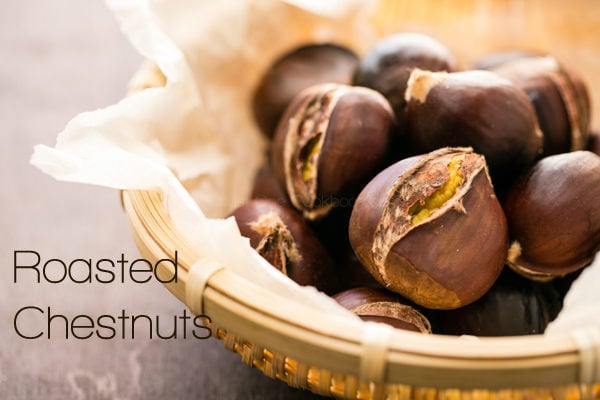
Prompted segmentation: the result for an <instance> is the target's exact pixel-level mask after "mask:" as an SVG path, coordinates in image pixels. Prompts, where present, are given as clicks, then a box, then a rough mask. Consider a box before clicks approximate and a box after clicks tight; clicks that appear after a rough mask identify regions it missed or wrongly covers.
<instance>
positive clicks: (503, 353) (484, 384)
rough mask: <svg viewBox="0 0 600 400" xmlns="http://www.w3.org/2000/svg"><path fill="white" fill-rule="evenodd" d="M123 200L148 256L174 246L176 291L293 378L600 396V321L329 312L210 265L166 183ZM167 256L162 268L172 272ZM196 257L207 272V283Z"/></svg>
mask: <svg viewBox="0 0 600 400" xmlns="http://www.w3.org/2000/svg"><path fill="white" fill-rule="evenodd" d="M122 200H123V207H124V209H125V212H126V214H127V216H128V219H129V221H130V223H131V227H132V230H133V234H134V238H135V241H136V244H137V247H138V248H139V250H140V252H141V254H142V256H144V257H145V258H146V259H148V260H149V261H151V262H156V261H158V260H160V259H164V258H172V257H173V256H174V250H173V249H177V251H178V266H179V269H178V279H177V282H172V283H167V284H165V286H166V287H167V288H168V289H169V290H170V291H171V292H172V293H173V295H175V296H176V297H177V298H178V299H179V300H180V301H182V302H183V303H185V304H186V305H187V306H188V307H190V309H192V311H194V312H195V313H197V314H198V313H202V314H203V315H209V316H210V320H211V321H210V322H209V324H210V328H211V331H212V334H213V335H214V336H215V337H217V338H218V339H220V340H222V341H223V343H224V345H225V347H226V348H228V349H230V350H232V351H234V352H236V353H238V354H239V355H240V356H241V359H242V361H243V362H244V363H246V364H248V365H251V366H253V367H255V368H257V369H259V370H260V371H262V372H263V373H264V374H265V375H266V376H268V377H271V378H275V379H279V380H282V381H284V382H286V383H287V384H288V385H289V386H292V387H296V388H303V389H308V390H310V391H312V392H314V393H317V394H321V395H326V396H334V397H339V398H348V399H462V398H467V399H529V398H536V399H538V398H540V399H541V398H544V399H550V398H556V399H563V398H564V399H594V398H600V337H599V336H600V333H599V332H598V331H589V332H588V331H583V332H576V333H573V334H571V335H564V336H548V337H546V336H543V335H531V336H518V337H504V338H473V337H455V336H442V335H421V334H418V333H413V332H407V331H401V330H398V329H393V328H390V327H388V326H387V325H383V324H375V323H366V322H362V321H356V320H355V319H352V318H343V317H333V318H332V316H331V315H328V314H327V313H325V312H322V311H319V310H315V309H312V308H310V307H308V306H306V305H304V304H299V303H297V302H294V301H291V300H290V299H287V298H284V297H282V296H279V295H277V294H274V293H269V292H266V291H265V290H264V289H262V288H261V287H259V286H258V285H256V284H255V283H253V282H250V281H248V280H246V279H244V278H242V277H240V276H239V275H236V274H235V273H233V272H231V271H230V270H227V269H220V268H215V266H214V265H211V264H210V263H209V262H207V263H206V264H207V265H203V264H202V263H203V261H202V260H203V258H202V255H201V254H198V252H197V251H196V250H194V248H193V247H192V246H191V245H190V244H189V243H188V242H186V240H185V238H184V237H183V235H182V234H181V233H180V232H178V231H177V230H176V229H175V225H174V223H173V222H172V220H171V219H170V217H169V215H168V212H167V210H166V209H165V207H164V205H163V202H162V197H161V194H160V193H158V192H153V191H133V190H132V191H124V192H122ZM198 263H200V265H198ZM168 264H169V263H159V265H158V266H159V271H157V272H158V273H159V274H165V275H164V276H167V275H166V274H169V273H170V274H172V273H173V272H174V271H168V270H166V268H168V267H169V265H168ZM194 265H196V266H199V267H200V268H194V269H193V270H194V271H196V270H207V271H209V272H210V273H209V274H207V275H206V278H205V279H204V280H203V281H202V284H201V286H202V287H200V288H198V287H196V286H197V285H198V280H197V279H195V278H194V277H193V276H191V275H190V273H189V271H190V270H192V266H194ZM160 268H163V269H164V270H162V271H161V270H160ZM171 268H172V266H171ZM192 283H193V285H194V287H192V286H193V285H192ZM198 297H199V298H198Z"/></svg>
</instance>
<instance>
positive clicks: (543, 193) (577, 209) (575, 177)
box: [503, 151, 600, 280]
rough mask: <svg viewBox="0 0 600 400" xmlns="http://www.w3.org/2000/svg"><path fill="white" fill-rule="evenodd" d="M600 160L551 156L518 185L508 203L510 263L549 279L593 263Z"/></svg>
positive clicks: (597, 245)
mask: <svg viewBox="0 0 600 400" xmlns="http://www.w3.org/2000/svg"><path fill="white" fill-rule="evenodd" d="M599 199H600V157H599V156H597V155H596V154H594V153H591V152H589V151H575V152H570V153H562V154H556V155H553V156H548V157H545V158H543V159H541V160H540V161H538V162H537V163H536V164H535V165H534V166H533V168H531V170H530V171H529V172H528V173H527V174H525V175H524V176H522V177H521V178H520V179H519V180H518V181H516V182H515V183H514V184H513V186H512V187H511V188H510V190H509V191H508V193H507V196H506V198H505V200H504V202H503V206H504V211H505V213H506V218H507V221H508V227H509V232H510V240H511V244H510V249H509V252H508V265H509V266H510V267H511V268H513V269H514V270H515V271H517V272H519V273H521V274H522V275H524V276H526V277H529V278H531V279H535V280H549V279H552V278H554V277H556V276H562V275H565V274H568V273H570V272H573V271H576V270H578V269H580V268H583V267H585V266H586V265H588V264H589V263H591V261H592V259H593V257H594V255H595V254H596V252H597V251H598V250H600V201H599Z"/></svg>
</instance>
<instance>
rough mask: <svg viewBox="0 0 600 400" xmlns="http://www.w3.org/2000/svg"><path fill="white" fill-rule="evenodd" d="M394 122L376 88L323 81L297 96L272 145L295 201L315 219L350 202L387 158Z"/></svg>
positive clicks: (282, 180) (280, 175) (275, 161)
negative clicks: (325, 82)
mask: <svg viewBox="0 0 600 400" xmlns="http://www.w3.org/2000/svg"><path fill="white" fill-rule="evenodd" d="M393 124H394V115H393V112H392V110H391V108H390V106H389V104H388V102H387V100H386V99H385V98H384V97H383V96H382V95H381V94H380V93H378V92H376V91H374V90H372V89H368V88H362V87H352V86H347V85H336V84H323V85H317V86H313V87H310V88H308V89H306V90H304V91H303V92H301V93H300V94H299V95H298V96H296V97H295V98H294V100H293V101H292V103H291V104H290V106H289V107H288V108H287V109H286V111H285V113H284V115H283V117H282V119H281V121H280V124H279V125H278V126H277V133H276V135H275V138H274V140H273V145H272V160H273V170H274V172H275V173H276V175H277V177H278V179H279V182H280V183H281V185H282V186H283V187H285V188H286V192H287V195H288V197H289V199H290V201H291V203H292V204H293V205H294V207H295V208H296V209H298V210H299V211H301V212H302V214H303V215H304V217H305V218H307V219H309V220H317V219H319V218H322V217H324V216H325V215H327V214H328V213H329V212H330V211H331V209H332V208H333V207H335V206H336V205H338V204H347V203H351V202H352V201H353V198H354V197H355V196H356V194H357V193H358V191H359V190H360V189H361V187H362V186H363V185H364V184H365V183H366V182H367V181H368V180H369V179H370V178H372V177H373V176H374V175H375V174H376V173H377V172H378V171H379V170H380V169H381V168H382V167H383V166H384V164H385V163H386V162H387V159H388V155H389V151H390V148H391V144H392V143H393V139H394V138H393V132H392V127H393Z"/></svg>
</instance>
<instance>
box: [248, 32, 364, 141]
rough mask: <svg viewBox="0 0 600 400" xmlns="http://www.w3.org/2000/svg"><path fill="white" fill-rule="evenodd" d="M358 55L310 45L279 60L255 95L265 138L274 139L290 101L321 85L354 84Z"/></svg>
mask: <svg viewBox="0 0 600 400" xmlns="http://www.w3.org/2000/svg"><path fill="white" fill-rule="evenodd" d="M357 63H358V56H357V55H356V54H355V53H354V52H353V51H352V50H350V49H348V48H346V47H344V46H340V45H336V44H331V43H324V44H307V45H305V46H302V47H299V48H295V49H293V50H291V51H289V52H288V53H286V54H284V55H282V56H281V57H280V58H279V59H277V60H276V61H275V62H274V63H273V65H271V66H270V68H269V69H268V70H267V72H266V73H265V75H264V76H263V77H262V79H261V81H260V82H259V84H258V87H257V88H256V90H255V92H254V97H253V99H252V110H253V112H254V117H255V119H256V121H257V123H258V126H259V127H260V129H261V131H262V132H263V133H264V134H265V136H267V137H269V138H271V137H273V135H274V133H275V127H276V126H277V122H278V121H279V119H280V118H281V115H282V114H283V112H284V110H285V108H286V107H287V106H288V104H289V103H290V101H292V99H293V98H294V96H295V95H297V94H298V93H299V92H300V91H302V90H303V89H306V88H307V87H309V86H313V85H316V84H318V83H327V82H333V83H343V84H350V82H351V81H352V74H353V72H354V69H355V68H356V65H357Z"/></svg>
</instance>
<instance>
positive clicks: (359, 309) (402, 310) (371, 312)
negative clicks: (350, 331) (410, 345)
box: [333, 287, 431, 333]
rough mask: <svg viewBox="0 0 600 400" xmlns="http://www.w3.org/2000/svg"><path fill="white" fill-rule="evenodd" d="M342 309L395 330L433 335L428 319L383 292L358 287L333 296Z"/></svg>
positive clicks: (396, 297) (391, 295)
mask: <svg viewBox="0 0 600 400" xmlns="http://www.w3.org/2000/svg"><path fill="white" fill-rule="evenodd" d="M333 299H334V300H335V301H337V302H338V303H339V304H340V305H342V307H344V308H347V309H348V310H350V311H352V312H353V313H354V314H356V315H358V316H359V317H360V318H361V319H362V320H363V321H372V322H380V323H384V324H387V325H390V326H393V327H394V328H398V329H404V330H408V331H414V332H420V333H431V324H430V322H429V320H428V319H427V317H425V316H424V315H423V314H422V313H421V312H419V311H418V310H417V309H416V308H414V307H412V306H411V305H408V304H406V303H407V302H402V301H401V300H400V299H399V298H398V296H394V295H393V294H391V293H388V292H386V291H383V290H379V289H374V288H368V287H357V288H352V289H348V290H345V291H343V292H340V293H338V294H336V295H334V296H333Z"/></svg>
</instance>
